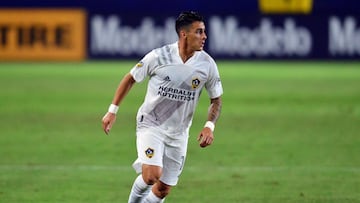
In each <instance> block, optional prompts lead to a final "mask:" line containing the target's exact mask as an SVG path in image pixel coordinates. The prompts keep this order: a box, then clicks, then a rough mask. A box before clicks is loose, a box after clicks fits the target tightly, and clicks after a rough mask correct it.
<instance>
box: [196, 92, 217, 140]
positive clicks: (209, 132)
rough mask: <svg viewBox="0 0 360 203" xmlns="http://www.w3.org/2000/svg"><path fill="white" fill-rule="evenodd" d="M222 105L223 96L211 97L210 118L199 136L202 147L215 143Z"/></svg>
mask: <svg viewBox="0 0 360 203" xmlns="http://www.w3.org/2000/svg"><path fill="white" fill-rule="evenodd" d="M221 107H222V100H221V97H217V98H213V99H210V106H209V111H208V119H207V122H206V124H205V126H204V128H203V129H202V130H201V132H200V134H199V136H198V141H199V142H200V146H201V147H206V146H209V145H211V144H212V143H213V141H214V129H215V124H216V121H217V120H218V119H219V117H220V113H221Z"/></svg>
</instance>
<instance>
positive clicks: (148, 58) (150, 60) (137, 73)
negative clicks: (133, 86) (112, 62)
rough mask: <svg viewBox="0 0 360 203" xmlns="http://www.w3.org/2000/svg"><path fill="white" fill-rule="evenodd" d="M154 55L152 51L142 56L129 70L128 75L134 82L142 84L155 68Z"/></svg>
mask: <svg viewBox="0 0 360 203" xmlns="http://www.w3.org/2000/svg"><path fill="white" fill-rule="evenodd" d="M155 62H156V54H155V53H154V51H151V52H149V53H148V54H147V55H145V56H144V58H142V59H141V60H140V61H139V62H138V63H137V64H136V65H135V66H134V67H133V68H132V69H131V70H130V74H131V75H132V76H133V78H134V79H135V81H136V82H142V81H143V80H144V79H145V78H146V77H147V76H148V75H150V74H151V72H152V70H153V69H154V67H155V66H156V64H155Z"/></svg>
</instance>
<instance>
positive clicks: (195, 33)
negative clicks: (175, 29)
mask: <svg viewBox="0 0 360 203" xmlns="http://www.w3.org/2000/svg"><path fill="white" fill-rule="evenodd" d="M186 36H187V46H188V47H189V48H190V49H192V50H194V51H201V50H203V49H204V45H205V40H206V38H207V36H206V34H205V24H204V22H201V21H196V22H193V23H192V24H191V26H190V28H189V29H188V31H187V34H186Z"/></svg>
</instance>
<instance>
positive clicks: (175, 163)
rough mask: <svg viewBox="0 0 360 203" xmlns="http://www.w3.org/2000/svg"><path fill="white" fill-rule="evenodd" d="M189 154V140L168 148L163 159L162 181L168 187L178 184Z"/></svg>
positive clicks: (180, 141)
mask: <svg viewBox="0 0 360 203" xmlns="http://www.w3.org/2000/svg"><path fill="white" fill-rule="evenodd" d="M186 153H187V139H184V140H179V142H177V143H175V144H173V145H170V146H168V145H167V146H166V147H165V152H164V157H163V170H162V176H161V177H160V180H161V181H162V182H164V183H165V184H167V185H171V186H174V185H176V184H177V182H178V179H179V176H180V175H181V173H182V170H183V168H184V164H185V159H186Z"/></svg>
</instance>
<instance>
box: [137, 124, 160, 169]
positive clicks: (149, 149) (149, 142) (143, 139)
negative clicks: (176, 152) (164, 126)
mask: <svg viewBox="0 0 360 203" xmlns="http://www.w3.org/2000/svg"><path fill="white" fill-rule="evenodd" d="M164 147H165V145H164V140H163V138H162V137H161V136H160V135H159V133H158V132H157V131H156V130H153V129H144V130H141V131H138V132H137V134H136V149H137V154H138V160H139V161H140V162H141V164H146V165H153V166H159V167H161V168H162V167H163V153H164Z"/></svg>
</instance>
